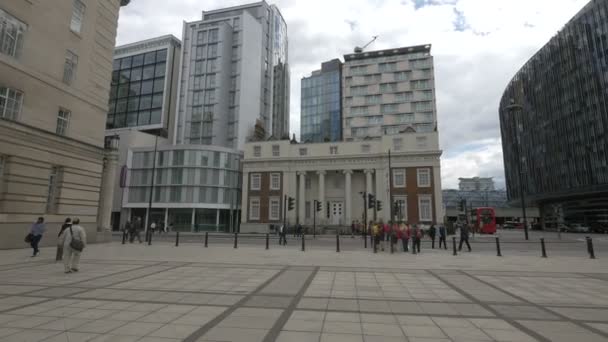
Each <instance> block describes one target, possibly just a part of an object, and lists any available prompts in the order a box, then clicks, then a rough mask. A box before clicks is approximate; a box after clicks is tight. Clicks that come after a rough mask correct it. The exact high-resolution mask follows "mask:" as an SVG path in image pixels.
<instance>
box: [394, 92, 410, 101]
mask: <svg viewBox="0 0 608 342" xmlns="http://www.w3.org/2000/svg"><path fill="white" fill-rule="evenodd" d="M413 97H414V95H413V94H412V93H397V94H395V101H396V102H407V101H411V100H412V98H413Z"/></svg>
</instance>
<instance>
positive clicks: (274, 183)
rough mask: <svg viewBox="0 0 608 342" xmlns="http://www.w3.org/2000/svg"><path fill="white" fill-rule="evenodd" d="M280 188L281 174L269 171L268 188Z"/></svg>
mask: <svg viewBox="0 0 608 342" xmlns="http://www.w3.org/2000/svg"><path fill="white" fill-rule="evenodd" d="M280 189H281V174H280V173H271V174H270V190H280Z"/></svg>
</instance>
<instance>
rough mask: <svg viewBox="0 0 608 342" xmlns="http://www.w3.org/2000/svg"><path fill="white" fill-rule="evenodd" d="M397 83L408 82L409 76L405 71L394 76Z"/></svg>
mask: <svg viewBox="0 0 608 342" xmlns="http://www.w3.org/2000/svg"><path fill="white" fill-rule="evenodd" d="M393 76H394V79H395V81H407V79H408V75H407V72H405V71H400V72H396V73H394V74H393Z"/></svg>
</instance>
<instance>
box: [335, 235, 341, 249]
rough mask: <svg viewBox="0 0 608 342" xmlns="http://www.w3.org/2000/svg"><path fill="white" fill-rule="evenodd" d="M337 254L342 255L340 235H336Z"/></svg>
mask: <svg viewBox="0 0 608 342" xmlns="http://www.w3.org/2000/svg"><path fill="white" fill-rule="evenodd" d="M336 252H338V253H340V234H336Z"/></svg>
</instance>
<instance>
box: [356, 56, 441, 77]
mask: <svg viewBox="0 0 608 342" xmlns="http://www.w3.org/2000/svg"><path fill="white" fill-rule="evenodd" d="M371 65H372V64H368V65H354V66H351V67H350V72H351V74H352V75H362V74H367V71H368V67H369V66H371ZM431 66H432V63H431V60H430V59H428V58H425V59H416V60H410V61H409V67H410V68H411V69H423V68H430V67H431ZM378 71H379V72H381V73H383V72H394V71H397V62H384V63H378Z"/></svg>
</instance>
